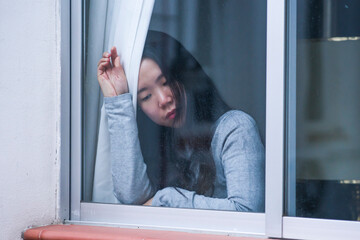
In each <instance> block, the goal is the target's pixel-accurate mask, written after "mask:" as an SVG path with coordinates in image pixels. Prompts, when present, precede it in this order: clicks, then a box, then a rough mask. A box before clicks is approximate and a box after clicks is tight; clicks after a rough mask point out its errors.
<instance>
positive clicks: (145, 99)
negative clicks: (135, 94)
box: [141, 94, 151, 102]
mask: <svg viewBox="0 0 360 240" xmlns="http://www.w3.org/2000/svg"><path fill="white" fill-rule="evenodd" d="M150 97H151V94H148V95H146V96H145V97H144V98H142V99H141V101H142V102H145V101H147V100H149V99H150Z"/></svg>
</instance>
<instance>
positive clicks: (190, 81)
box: [137, 31, 229, 195]
mask: <svg viewBox="0 0 360 240" xmlns="http://www.w3.org/2000/svg"><path fill="white" fill-rule="evenodd" d="M145 58H150V59H152V60H154V61H155V62H156V63H157V64H158V65H159V67H160V69H161V71H162V73H163V74H164V76H165V78H166V80H167V82H168V84H169V86H170V88H171V90H172V92H173V95H174V98H175V102H176V109H177V115H176V118H175V124H176V122H178V121H181V119H185V121H184V124H183V125H182V126H181V127H179V128H168V127H162V126H157V125H156V124H154V123H151V120H150V119H149V118H148V117H147V116H146V115H145V114H144V113H143V112H142V111H141V109H140V108H138V118H137V121H138V126H139V139H140V145H141V148H142V153H143V156H144V159H145V162H146V163H147V165H148V175H149V177H150V179H151V180H152V181H153V183H155V184H156V185H158V188H163V187H167V186H173V187H180V188H184V189H187V190H190V191H195V192H196V193H198V194H202V195H212V192H213V188H214V186H213V183H214V180H215V175H216V169H215V163H214V160H213V156H212V153H211V140H212V136H213V134H214V130H215V122H216V120H218V119H219V117H220V116H221V115H222V114H224V113H225V112H226V111H228V110H229V107H228V106H227V105H226V103H225V102H224V101H223V100H222V99H221V97H220V95H219V93H218V91H217V90H216V88H215V86H214V84H213V83H212V81H211V79H210V78H209V76H208V75H207V74H206V73H205V72H204V70H203V69H202V67H201V65H200V64H199V63H198V61H197V60H196V59H195V58H194V57H193V56H192V55H191V54H190V53H189V52H188V51H187V50H186V49H185V48H184V47H183V46H182V45H181V44H180V43H179V42H178V41H177V40H175V39H174V38H172V37H171V36H169V35H167V34H165V33H162V32H157V31H149V32H148V35H147V39H146V42H145V47H144V52H143V59H145ZM149 121H150V122H149ZM149 131H150V132H152V133H149ZM150 139H151V140H150ZM155 139H156V140H155ZM149 144H150V146H149ZM156 158H157V159H156Z"/></svg>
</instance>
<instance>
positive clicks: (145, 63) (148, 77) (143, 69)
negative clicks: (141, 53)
mask: <svg viewBox="0 0 360 240" xmlns="http://www.w3.org/2000/svg"><path fill="white" fill-rule="evenodd" d="M159 75H161V69H160V67H159V65H157V63H156V62H155V61H154V60H152V59H149V58H145V59H143V60H142V61H141V64H140V71H139V86H138V88H139V89H140V88H142V86H144V85H148V84H152V83H155V81H156V79H157V78H158V77H159Z"/></svg>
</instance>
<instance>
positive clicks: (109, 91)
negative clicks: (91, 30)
mask: <svg viewBox="0 0 360 240" xmlns="http://www.w3.org/2000/svg"><path fill="white" fill-rule="evenodd" d="M110 59H111V62H110ZM97 78H98V81H99V84H100V87H101V91H102V92H103V95H104V97H114V96H117V95H120V94H123V93H127V92H129V88H128V83H127V80H126V76H125V72H124V69H123V67H122V66H121V63H120V57H119V56H118V54H117V51H116V48H115V47H112V48H111V51H110V53H108V52H104V53H103V55H102V58H101V59H100V61H99V63H98V68H97Z"/></svg>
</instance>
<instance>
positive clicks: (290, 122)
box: [285, 0, 297, 216]
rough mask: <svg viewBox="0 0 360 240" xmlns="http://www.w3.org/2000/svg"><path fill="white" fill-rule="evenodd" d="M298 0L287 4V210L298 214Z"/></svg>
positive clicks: (290, 214) (292, 0)
mask: <svg viewBox="0 0 360 240" xmlns="http://www.w3.org/2000/svg"><path fill="white" fill-rule="evenodd" d="M296 3H297V1H296V0H290V1H288V4H287V6H286V7H287V14H286V19H287V24H286V25H287V39H286V43H287V44H286V45H287V47H286V70H285V71H286V110H285V112H286V121H285V126H286V138H285V141H286V149H285V152H286V157H285V169H286V170H285V172H286V177H285V181H286V183H285V186H286V192H285V194H286V197H285V199H286V200H285V211H286V212H287V215H289V216H295V215H296V39H297V33H296V32H297V31H296V25H297V24H296V18H297V14H296Z"/></svg>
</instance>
